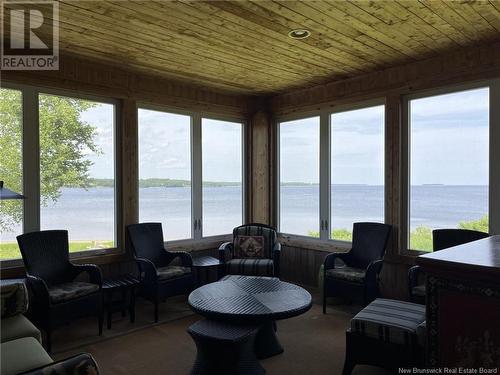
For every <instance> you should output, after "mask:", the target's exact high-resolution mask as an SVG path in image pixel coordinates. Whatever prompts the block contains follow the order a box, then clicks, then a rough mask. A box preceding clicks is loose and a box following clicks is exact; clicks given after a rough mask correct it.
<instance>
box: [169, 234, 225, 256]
mask: <svg viewBox="0 0 500 375" xmlns="http://www.w3.org/2000/svg"><path fill="white" fill-rule="evenodd" d="M232 240H233V235H232V234H221V235H218V236H210V237H203V238H201V239H199V240H195V239H188V240H177V241H166V242H165V249H167V250H171V251H187V252H193V251H198V250H209V249H218V248H219V246H220V245H221V244H222V243H224V242H228V241H232Z"/></svg>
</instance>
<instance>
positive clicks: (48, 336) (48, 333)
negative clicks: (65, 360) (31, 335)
mask: <svg viewBox="0 0 500 375" xmlns="http://www.w3.org/2000/svg"><path fill="white" fill-rule="evenodd" d="M51 331H52V330H51V329H50V328H47V329H46V330H45V338H46V339H47V342H46V343H45V345H46V346H47V352H48V353H51V352H52V332H51Z"/></svg>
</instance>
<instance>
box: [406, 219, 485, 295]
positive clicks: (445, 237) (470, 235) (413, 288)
mask: <svg viewBox="0 0 500 375" xmlns="http://www.w3.org/2000/svg"><path fill="white" fill-rule="evenodd" d="M486 237H489V234H488V233H484V232H479V231H476V230H470V229H435V230H433V231H432V250H433V251H439V250H443V249H447V248H449V247H453V246H458V245H463V244H466V243H468V242H472V241H477V240H481V239H483V238H486ZM408 293H409V295H410V300H411V301H412V302H415V303H420V304H423V305H425V297H426V291H425V274H424V273H423V272H422V271H421V270H420V266H413V267H411V268H410V269H409V270H408Z"/></svg>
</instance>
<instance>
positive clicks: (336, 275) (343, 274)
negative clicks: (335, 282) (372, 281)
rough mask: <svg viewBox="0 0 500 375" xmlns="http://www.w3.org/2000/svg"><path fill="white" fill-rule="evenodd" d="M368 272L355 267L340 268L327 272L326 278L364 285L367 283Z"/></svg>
mask: <svg viewBox="0 0 500 375" xmlns="http://www.w3.org/2000/svg"><path fill="white" fill-rule="evenodd" d="M365 274H366V270H363V269H361V268H353V267H347V266H344V267H338V268H332V269H330V270H327V271H326V277H331V278H333V279H342V280H346V281H354V282H358V283H362V282H364V281H365Z"/></svg>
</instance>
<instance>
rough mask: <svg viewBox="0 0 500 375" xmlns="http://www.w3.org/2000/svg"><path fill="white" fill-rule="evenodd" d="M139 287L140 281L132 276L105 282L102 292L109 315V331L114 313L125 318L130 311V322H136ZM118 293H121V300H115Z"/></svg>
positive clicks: (123, 276) (119, 277)
mask: <svg viewBox="0 0 500 375" xmlns="http://www.w3.org/2000/svg"><path fill="white" fill-rule="evenodd" d="M137 285H139V280H138V279H137V278H135V277H134V276H132V275H122V276H118V277H117V278H114V279H108V280H104V281H103V283H102V292H103V299H104V307H105V309H106V311H107V314H108V315H107V319H108V321H107V326H108V329H110V328H111V318H112V314H113V313H114V312H121V313H122V316H125V312H126V310H127V309H128V310H129V314H130V322H131V323H134V322H135V288H136V287H137ZM116 293H120V299H118V300H113V295H114V294H116ZM127 302H128V303H127Z"/></svg>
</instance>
